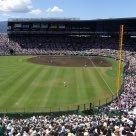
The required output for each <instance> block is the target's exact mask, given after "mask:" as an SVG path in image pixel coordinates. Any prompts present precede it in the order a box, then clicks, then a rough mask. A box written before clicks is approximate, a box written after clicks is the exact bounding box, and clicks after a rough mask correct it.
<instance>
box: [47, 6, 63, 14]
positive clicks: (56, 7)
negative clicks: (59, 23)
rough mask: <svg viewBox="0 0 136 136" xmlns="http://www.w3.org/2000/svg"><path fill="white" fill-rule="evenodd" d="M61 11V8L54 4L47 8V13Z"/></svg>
mask: <svg viewBox="0 0 136 136" xmlns="http://www.w3.org/2000/svg"><path fill="white" fill-rule="evenodd" d="M61 12H63V9H61V8H59V7H58V6H54V7H53V8H48V9H47V13H48V14H50V13H61Z"/></svg>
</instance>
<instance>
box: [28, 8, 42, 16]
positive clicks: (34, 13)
mask: <svg viewBox="0 0 136 136" xmlns="http://www.w3.org/2000/svg"><path fill="white" fill-rule="evenodd" d="M29 13H30V14H33V15H40V14H41V13H42V10H40V9H33V10H31V11H30V12H29Z"/></svg>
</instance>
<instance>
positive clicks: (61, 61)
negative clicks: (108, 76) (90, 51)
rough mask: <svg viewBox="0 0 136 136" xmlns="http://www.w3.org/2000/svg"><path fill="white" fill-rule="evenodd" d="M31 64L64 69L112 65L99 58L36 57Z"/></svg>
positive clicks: (31, 59) (31, 60)
mask: <svg viewBox="0 0 136 136" xmlns="http://www.w3.org/2000/svg"><path fill="white" fill-rule="evenodd" d="M28 61H30V62H31V63H37V64H42V65H50V66H63V67H111V66H112V63H111V62H110V61H108V60H107V59H106V58H104V57H99V56H89V57H85V56H36V57H33V58H30V59H28Z"/></svg>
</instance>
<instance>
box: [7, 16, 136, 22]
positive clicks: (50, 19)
mask: <svg viewBox="0 0 136 136" xmlns="http://www.w3.org/2000/svg"><path fill="white" fill-rule="evenodd" d="M128 20H129V21H133V20H136V17H128V18H106V19H100V18H98V19H93V20H80V18H9V19H8V21H9V22H39V21H45V22H46V21H68V22H69V21H70V22H71V21H77V22H78V21H79V22H84V21H85V22H90V21H91V22H97V21H98V22H99V21H128Z"/></svg>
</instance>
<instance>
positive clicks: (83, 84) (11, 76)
mask: <svg viewBox="0 0 136 136" xmlns="http://www.w3.org/2000/svg"><path fill="white" fill-rule="evenodd" d="M29 57H30V56H1V57H0V111H6V110H7V111H13V112H15V111H23V110H25V111H34V110H35V111H42V110H43V111H44V110H46V109H45V108H44V107H52V108H55V107H59V106H62V107H63V106H64V107H65V106H70V105H77V104H84V103H90V102H92V103H97V104H98V102H99V100H100V101H101V102H105V99H106V98H109V97H111V96H112V93H114V94H115V93H116V84H115V83H116V82H115V81H116V66H117V61H116V60H114V59H112V58H105V59H108V60H109V61H111V62H112V65H113V66H112V68H111V67H97V68H96V67H55V66H45V65H38V64H31V63H29V62H28V61H27V58H29ZM103 79H104V80H103ZM64 81H66V82H67V84H68V86H67V87H64V85H63V82H64ZM105 82H106V83H107V85H108V86H107V85H106V84H105ZM109 87H110V89H111V90H112V92H111V91H110V90H109ZM42 107H43V108H42Z"/></svg>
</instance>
